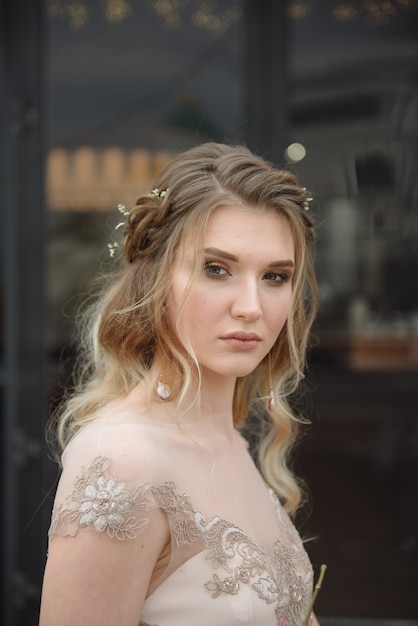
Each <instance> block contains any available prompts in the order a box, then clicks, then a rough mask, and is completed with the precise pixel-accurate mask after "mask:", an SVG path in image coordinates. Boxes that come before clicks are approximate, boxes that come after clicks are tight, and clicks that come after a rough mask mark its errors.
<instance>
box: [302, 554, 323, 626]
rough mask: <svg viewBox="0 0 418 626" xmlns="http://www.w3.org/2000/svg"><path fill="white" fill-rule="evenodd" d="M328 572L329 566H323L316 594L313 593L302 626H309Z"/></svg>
mask: <svg viewBox="0 0 418 626" xmlns="http://www.w3.org/2000/svg"><path fill="white" fill-rule="evenodd" d="M326 570H327V566H326V565H321V571H320V573H319V578H318V582H317V583H316V585H315V589H314V592H313V595H312V600H311V603H310V605H309V608H308V610H307V612H306V615H305V616H304V618H303V620H302V626H308V623H309V618H310V616H311V613H312V611H313V607H314V604H315V600H316V597H317V595H318V593H319V590H320V589H321V585H322V581H323V580H324V576H325V572H326Z"/></svg>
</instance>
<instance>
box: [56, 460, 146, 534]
mask: <svg viewBox="0 0 418 626" xmlns="http://www.w3.org/2000/svg"><path fill="white" fill-rule="evenodd" d="M109 463H110V461H109V459H106V458H103V457H97V458H96V459H94V461H93V463H92V464H91V465H90V467H89V468H88V469H85V468H84V467H83V468H82V471H81V475H80V476H79V477H78V478H77V479H76V480H75V481H74V490H73V492H72V494H71V495H70V496H68V497H67V499H66V500H65V503H64V504H63V505H61V506H59V507H57V508H56V509H55V510H54V511H53V515H52V522H51V527H50V530H49V536H50V537H52V535H54V534H59V535H75V534H76V532H77V529H78V528H83V527H91V528H94V530H96V531H97V532H100V533H103V532H106V534H107V535H109V537H116V539H120V540H122V539H134V538H135V537H136V531H137V530H139V529H140V528H142V527H143V526H144V525H145V524H147V523H148V520H147V519H138V518H137V517H136V516H135V515H133V514H132V513H134V511H149V510H150V509H151V508H152V507H153V506H154V501H153V498H152V494H151V483H149V482H148V483H143V484H141V485H140V486H139V487H138V488H137V489H135V491H133V492H130V491H128V490H127V488H126V486H125V483H120V482H118V481H117V480H116V478H115V477H114V476H110V477H107V476H106V474H105V472H106V470H107V468H108V466H109Z"/></svg>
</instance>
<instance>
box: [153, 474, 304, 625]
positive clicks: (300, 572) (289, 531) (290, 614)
mask: <svg viewBox="0 0 418 626" xmlns="http://www.w3.org/2000/svg"><path fill="white" fill-rule="evenodd" d="M153 492H154V495H155V499H156V501H157V502H158V503H159V506H161V508H162V509H163V510H164V511H166V513H167V515H168V518H169V520H170V526H171V531H172V536H173V539H174V541H175V544H176V546H177V547H179V548H180V547H181V546H182V545H184V544H188V543H194V542H197V541H203V543H204V545H205V548H206V559H207V560H210V561H211V562H212V565H213V567H214V568H215V569H218V570H222V571H223V572H224V573H225V574H226V575H224V576H223V577H222V576H221V574H220V572H219V574H218V573H215V574H214V575H213V577H212V579H211V580H210V581H208V582H207V583H206V584H205V587H206V589H207V590H208V591H210V592H211V593H212V597H213V598H217V597H218V596H220V595H221V594H223V593H226V594H234V595H235V594H237V593H239V589H240V585H241V584H245V585H250V586H251V587H252V588H253V589H254V591H255V592H256V593H257V595H258V596H259V598H260V599H262V600H263V601H265V602H266V603H267V604H271V603H273V602H275V603H276V608H275V613H276V617H277V620H278V623H279V624H284V623H287V624H299V623H300V622H301V618H302V615H303V614H304V612H305V611H306V610H307V608H308V606H309V600H310V597H311V593H312V579H313V574H312V568H311V565H310V562H309V559H308V556H307V554H306V552H305V550H304V548H303V545H302V542H301V540H300V538H299V535H298V533H297V531H296V529H295V528H294V526H293V524H292V523H291V521H290V519H289V517H288V516H287V514H286V513H285V512H284V510H283V509H282V508H281V506H280V504H279V502H278V500H277V498H274V499H275V504H276V509H277V516H278V520H279V523H280V525H281V527H282V530H283V534H284V536H285V539H286V543H282V542H281V541H278V542H276V544H275V546H274V550H273V553H272V554H268V553H266V552H265V551H264V550H263V549H262V548H261V547H260V546H258V545H257V544H256V543H255V542H254V541H252V540H251V539H250V538H249V537H248V536H247V535H245V533H244V532H243V531H242V530H241V529H240V528H238V527H237V526H235V525H233V524H231V523H230V522H228V521H227V520H225V519H222V518H220V517H219V516H214V517H212V518H211V519H208V520H206V519H205V518H204V517H203V515H202V514H201V513H200V512H195V511H193V507H192V505H191V503H190V498H189V497H188V496H186V495H184V494H183V495H177V494H176V493H175V485H174V483H172V482H167V483H164V484H163V485H160V486H158V487H153Z"/></svg>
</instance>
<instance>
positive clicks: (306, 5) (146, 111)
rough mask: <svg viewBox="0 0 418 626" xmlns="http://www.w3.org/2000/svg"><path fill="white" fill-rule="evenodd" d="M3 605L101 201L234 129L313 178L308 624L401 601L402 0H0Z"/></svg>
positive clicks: (33, 497)
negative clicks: (311, 605)
mask: <svg viewBox="0 0 418 626" xmlns="http://www.w3.org/2000/svg"><path fill="white" fill-rule="evenodd" d="M0 7H1V8H0V36H1V41H0V54H1V57H0V72H1V73H0V114H1V118H0V140H1V153H0V206H1V216H2V224H1V227H0V232H1V237H2V243H1V254H2V265H1V270H0V284H1V303H2V308H1V320H2V334H1V344H0V347H1V363H0V366H1V370H0V371H1V379H0V380H1V386H0V389H1V395H2V413H1V423H2V466H1V467H2V471H1V491H2V515H1V521H0V524H1V527H0V530H1V537H2V564H3V568H2V622H1V623H2V624H3V625H4V626H23V625H24V626H28V625H32V624H37V620H38V611H39V596H40V587H41V580H42V573H43V568H44V563H45V557H46V550H47V545H46V536H47V530H48V525H49V517H50V513H51V505H52V500H53V495H54V489H55V484H56V478H57V467H56V465H55V464H54V463H53V462H52V460H51V459H50V457H49V454H48V451H47V448H46V445H45V426H46V423H47V421H48V418H49V416H50V414H51V411H52V410H53V408H54V406H55V405H56V403H57V402H58V401H59V400H60V398H61V397H62V394H63V392H64V388H65V381H66V379H67V376H68V374H69V373H70V371H71V367H72V363H73V360H72V359H73V355H74V348H75V345H74V336H73V333H74V323H73V315H74V313H75V312H76V311H77V307H78V305H79V304H80V303H81V302H83V301H84V300H85V299H86V298H87V297H88V292H89V284H90V281H91V280H92V279H93V277H94V276H95V275H96V274H97V273H98V272H100V271H102V270H106V269H109V267H110V265H109V263H110V261H109V255H108V251H107V244H108V243H109V242H111V241H112V240H113V238H114V234H113V227H114V225H115V224H116V222H117V221H118V214H117V211H116V206H117V204H119V203H124V204H126V205H128V206H129V205H131V204H133V202H134V201H135V198H136V196H137V195H138V194H139V193H140V192H142V191H148V190H150V189H151V186H152V181H153V179H154V177H155V175H156V173H157V172H158V171H159V170H160V169H161V168H162V167H163V166H164V165H165V164H166V163H167V162H168V161H169V160H170V159H171V158H172V156H173V155H174V154H176V153H177V152H179V151H182V150H183V149H185V148H188V147H190V146H193V145H196V144H198V143H201V142H202V141H207V140H215V141H226V142H245V143H246V144H247V145H249V147H250V148H251V149H252V150H254V151H255V152H258V153H259V154H261V155H263V156H265V157H267V158H269V159H271V160H272V161H274V162H275V163H277V164H278V165H281V166H284V167H287V168H289V169H291V170H292V171H294V172H295V173H296V174H297V176H298V177H299V179H300V180H301V182H302V183H303V185H304V186H306V187H307V188H308V189H309V190H312V195H313V198H314V200H313V202H312V203H311V211H312V212H313V213H314V215H315V218H316V222H317V225H318V241H317V247H316V264H317V270H318V279H319V285H320V294H321V309H320V313H319V316H318V320H317V323H316V326H315V330H314V341H313V348H312V351H311V355H310V363H309V372H308V376H307V390H308V392H309V394H308V395H307V396H306V399H305V400H304V406H305V411H306V413H307V415H308V416H309V417H310V419H311V420H312V426H311V427H310V428H309V430H308V433H307V435H306V436H305V437H304V439H303V441H302V443H301V444H300V446H299V448H298V450H297V453H296V458H295V463H296V468H297V471H298V472H299V474H301V475H302V476H303V477H304V479H305V480H306V482H307V485H308V487H309V490H310V493H311V505H310V507H309V509H308V510H305V512H304V515H303V516H301V519H300V523H301V528H302V530H303V532H304V534H305V535H306V536H309V537H314V539H313V540H312V541H310V542H308V543H307V549H308V551H309V553H310V556H311V559H312V561H313V564H314V567H315V571H316V575H317V574H318V571H319V566H320V564H321V563H326V564H327V565H328V572H327V575H326V578H325V581H324V585H323V589H322V591H321V593H320V595H319V598H318V601H317V608H316V611H317V613H318V614H319V616H320V617H321V622H322V624H323V625H324V626H331V625H332V624H338V625H340V626H348V625H351V624H353V625H358V626H363V625H369V624H386V625H393V624H402V625H404V626H405V625H406V624H408V625H412V624H418V183H417V181H418V1H417V0H392V1H389V0H381V1H378V0H375V1H372V0H363V1H353V2H339V1H337V0H335V1H332V0H305V1H303V0H287V1H285V0H283V1H282V0H265V1H260V2H256V0H219V1H216V0H144V1H142V2H140V1H138V0H79V1H75V0H45V1H43V0H27V1H26V2H25V0H2V1H1V4H0Z"/></svg>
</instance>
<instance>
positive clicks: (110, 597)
mask: <svg viewBox="0 0 418 626" xmlns="http://www.w3.org/2000/svg"><path fill="white" fill-rule="evenodd" d="M168 539H169V529H168V522H167V519H166V517H165V514H164V513H163V512H162V511H161V510H159V509H157V510H154V511H152V523H149V524H147V526H146V527H144V528H143V529H141V530H140V531H138V533H137V536H136V538H135V539H123V540H119V539H116V538H114V537H113V538H111V537H108V536H107V535H105V534H104V533H100V532H97V531H96V530H93V529H91V528H89V529H80V530H79V531H78V532H77V534H76V536H74V537H68V536H59V535H58V536H55V537H54V538H53V540H52V543H51V547H50V551H49V555H48V560H47V564H46V569H45V576H44V584H43V592H42V602H41V614H40V626H57V625H58V624H59V625H60V626H74V625H75V624H76V625H77V626H115V625H116V624H117V626H138V624H139V622H140V617H141V610H142V605H143V602H144V599H145V597H146V595H147V590H148V585H149V581H150V578H151V575H152V572H153V569H154V566H155V563H156V562H157V560H158V557H159V555H160V553H161V551H162V549H163V547H164V545H165V544H166V543H167V541H168Z"/></svg>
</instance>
